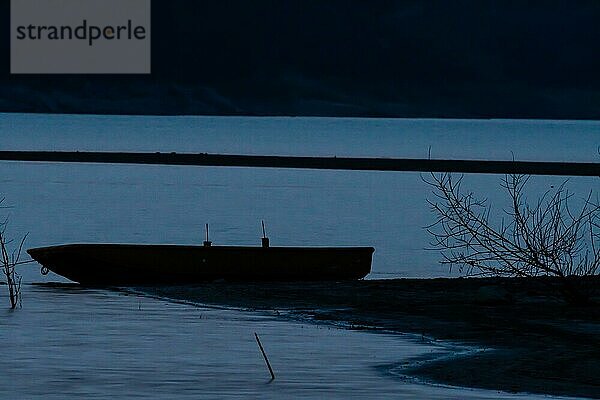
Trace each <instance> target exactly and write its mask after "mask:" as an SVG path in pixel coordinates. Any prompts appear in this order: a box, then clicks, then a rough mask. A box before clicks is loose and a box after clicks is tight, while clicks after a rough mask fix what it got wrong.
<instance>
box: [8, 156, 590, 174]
mask: <svg viewBox="0 0 600 400" xmlns="http://www.w3.org/2000/svg"><path fill="white" fill-rule="evenodd" d="M0 160H3V161H38V162H68V163H107V164H154V165H191V166H211V167H253V168H304V169H330V170H355V171H412V172H459V173H479V174H513V173H515V174H528V175H564V176H600V163H569V162H534V161H484V160H430V159H410V158H356V157H294V156H256V155H237V154H207V153H199V154H189V153H116V152H115V153H111V152H80V151H77V152H69V151H0Z"/></svg>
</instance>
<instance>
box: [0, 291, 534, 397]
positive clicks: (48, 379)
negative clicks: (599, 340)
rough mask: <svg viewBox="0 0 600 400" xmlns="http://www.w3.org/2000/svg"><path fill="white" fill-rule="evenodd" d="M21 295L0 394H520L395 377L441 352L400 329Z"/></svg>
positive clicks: (120, 296)
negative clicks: (258, 342)
mask: <svg viewBox="0 0 600 400" xmlns="http://www.w3.org/2000/svg"><path fill="white" fill-rule="evenodd" d="M24 295H25V298H24V300H23V308H22V309H20V310H16V311H15V312H10V311H7V310H4V311H2V313H3V314H4V315H3V316H2V318H0V342H2V343H4V344H5V346H4V347H3V351H2V355H3V362H2V363H0V376H2V385H0V398H42V397H43V398H44V399H82V398H85V399H95V398H102V399H104V398H108V397H114V396H116V397H118V398H143V399H150V398H152V399H165V398H177V399H188V398H189V399H198V398H217V397H220V398H223V397H226V398H248V397H250V398H272V399H280V398H310V399H319V398H340V399H343V398H348V397H353V398H369V399H371V398H407V399H408V398H411V399H412V398H430V399H493V398H519V397H525V396H514V395H508V394H500V393H496V392H490V391H482V390H468V389H458V388H447V387H438V386H432V385H424V384H419V383H417V382H414V381H411V380H406V379H402V378H401V377H398V376H397V375H395V373H394V371H395V369H396V368H397V366H398V365H399V364H402V363H403V362H406V361H407V360H410V359H411V358H414V357H418V356H422V355H423V354H427V353H431V352H440V351H445V349H444V348H443V347H440V346H436V345H432V344H429V343H419V341H418V340H416V339H412V338H411V337H410V336H404V335H391V334H375V333H368V332H358V331H350V330H345V329H336V328H333V327H327V326H318V325H314V324H310V323H298V322H293V321H289V320H286V319H283V318H281V317H276V316H269V315H265V314H259V313H252V312H242V311H235V310H227V309H215V308H207V307H202V306H199V305H198V306H194V305H190V304H181V303H174V302H169V301H167V300H166V299H165V300H163V299H154V298H149V297H143V296H141V295H136V294H129V295H128V294H126V293H121V292H113V291H104V290H91V289H80V288H78V287H76V286H75V287H68V286H67V287H65V286H59V287H40V286H26V287H25V288H24ZM254 332H258V333H259V335H260V336H261V340H262V342H263V345H264V347H265V350H266V352H267V354H268V356H269V359H270V361H271V364H272V365H273V368H274V370H275V373H276V375H277V378H276V380H275V381H273V382H271V383H269V381H270V376H269V373H268V370H267V368H266V366H265V364H264V360H263V359H262V356H261V354H260V352H259V349H258V347H257V345H256V342H255V340H254V336H253V335H254Z"/></svg>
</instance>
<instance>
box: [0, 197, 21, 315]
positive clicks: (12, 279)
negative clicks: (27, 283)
mask: <svg viewBox="0 0 600 400" xmlns="http://www.w3.org/2000/svg"><path fill="white" fill-rule="evenodd" d="M2 203H4V199H0V204H2ZM2 208H5V207H2ZM7 225H8V219H5V220H4V221H2V222H0V263H1V268H2V272H3V273H4V276H5V278H6V286H7V287H8V297H9V300H10V307H11V308H12V309H14V308H16V307H17V305H20V304H21V276H19V274H17V272H16V270H15V267H16V266H17V265H19V264H22V262H20V261H19V259H20V257H21V251H22V250H23V244H24V243H25V239H26V238H27V235H25V236H23V238H22V239H21V242H20V243H19V246H18V248H17V249H16V250H13V251H9V250H8V246H9V245H10V244H11V243H12V242H13V240H12V239H8V240H7V239H6V227H7Z"/></svg>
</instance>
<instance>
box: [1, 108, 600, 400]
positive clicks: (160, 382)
mask: <svg viewBox="0 0 600 400" xmlns="http://www.w3.org/2000/svg"><path fill="white" fill-rule="evenodd" d="M0 135H1V138H0V146H1V148H2V149H6V150H8V149H11V150H12V149H14V150H28V149H37V150H42V149H43V150H127V151H178V152H184V151H188V152H223V153H246V154H293V155H352V156H386V157H391V156H394V157H396V156H397V157H402V156H406V157H426V156H427V152H428V147H429V145H432V156H433V157H439V158H442V157H451V158H452V157H453V158H462V157H464V158H492V159H510V158H511V157H512V155H511V153H510V151H511V150H512V151H513V152H514V154H515V157H516V158H517V159H523V160H525V159H527V160H567V161H596V160H598V159H599V158H600V156H599V155H598V154H597V150H596V149H597V146H598V145H599V144H600V124H598V123H593V122H552V121H541V122H532V121H442V120H360V119H326V118H325V119H324V118H264V119H257V118H199V117H193V118H155V117H91V116H46V115H34V116H26V115H6V114H5V115H0ZM0 169H1V171H2V173H1V174H0V193H1V194H2V195H3V196H5V197H6V203H7V204H10V205H12V206H13V207H12V208H10V209H5V210H3V211H4V212H5V213H6V214H7V215H9V217H10V225H9V229H8V233H9V235H12V236H15V237H16V236H19V235H21V234H24V233H25V232H29V234H30V236H29V238H28V240H27V246H28V247H36V246H41V245H51V244H60V243H68V242H134V243H182V244H183V243H200V242H201V241H202V240H203V234H204V231H203V227H204V223H206V222H209V223H210V224H211V239H212V240H213V242H215V243H218V244H245V245H251V244H258V243H259V237H260V233H261V232H260V220H261V219H264V220H265V221H266V222H267V228H268V233H269V235H270V237H271V242H272V243H273V244H274V245H317V244H318V245H324V246H325V245H372V246H374V247H376V253H375V256H374V264H373V273H372V274H371V275H370V278H382V277H398V276H411V277H413V276H420V277H426V276H440V275H447V274H448V271H447V270H446V269H445V268H442V267H440V266H438V264H437V261H438V260H439V256H438V255H437V254H436V253H434V252H430V251H426V250H424V248H425V247H427V246H428V237H427V234H426V232H425V231H424V230H423V226H425V225H427V224H429V223H430V222H431V221H432V216H431V215H430V212H429V210H428V208H427V205H426V203H425V199H426V198H427V197H428V196H429V189H428V188H427V186H426V185H425V184H424V183H423V182H422V181H421V176H420V175H419V174H413V173H381V172H350V171H346V172H339V171H306V170H280V169H244V168H192V167H161V166H127V165H114V166H111V165H94V164H77V165H67V164H47V163H8V162H3V163H0ZM499 180H500V177H499V176H493V175H492V176H469V177H467V180H466V182H468V183H469V185H471V187H472V188H473V189H474V190H476V191H481V192H482V193H483V194H484V195H485V196H487V197H489V198H490V199H491V200H493V201H494V202H495V203H497V204H498V207H497V209H498V210H500V209H501V207H502V204H503V201H504V198H503V197H502V195H501V193H500V192H499V191H498V190H497V187H498V182H499ZM563 180H564V179H563V178H560V177H555V178H547V177H541V178H536V179H534V181H533V182H532V189H531V190H532V193H534V194H535V193H541V192H543V191H545V190H546V189H547V188H548V187H550V185H555V184H558V183H560V182H562V181H563ZM598 183H599V181H598V179H597V178H595V179H592V178H572V179H571V180H570V182H569V187H570V188H571V189H572V190H573V191H575V192H576V193H582V195H581V196H583V195H586V194H587V192H588V191H589V190H590V189H597V188H598V186H599V185H598ZM38 268H39V267H38V266H24V267H22V269H21V270H20V271H21V273H22V275H23V276H24V281H25V286H24V288H23V292H24V299H23V308H22V309H20V310H17V311H15V312H10V311H8V310H5V311H1V313H2V314H3V317H2V318H0V343H3V344H4V347H3V353H2V354H3V356H4V357H5V360H7V362H3V363H1V364H0V376H1V377H2V378H1V380H2V385H0V398H7V397H12V398H42V397H43V398H57V399H59V398H60V399H79V398H106V397H126V398H132V397H134V398H135V397H139V398H216V397H243V398H248V397H250V398H288V397H289V398H325V397H326V398H329V397H332V398H347V397H357V398H440V399H441V398H456V399H459V398H474V399H475V398H476V399H482V398H499V397H502V398H514V397H526V396H514V395H507V394H499V393H495V392H487V391H480V390H467V389H453V388H447V387H439V386H432V385H426V384H421V383H418V382H414V381H411V380H406V379H404V378H402V377H401V369H400V366H401V365H402V363H404V362H406V361H410V360H411V359H412V358H413V357H419V356H423V355H427V354H437V353H444V352H448V351H454V350H456V349H455V348H454V347H453V346H450V345H447V344H439V343H430V342H423V341H422V340H421V339H420V338H416V339H415V338H413V337H411V336H403V335H388V334H373V333H367V332H357V331H351V330H346V329H337V328H333V327H324V326H317V325H314V324H312V323H301V322H294V321H290V320H289V319H287V318H285V317H282V316H277V315H268V314H261V313H254V312H249V311H237V310H225V309H214V308H206V307H204V306H202V305H194V304H180V303H174V302H171V301H169V299H152V298H149V297H146V296H144V295H142V294H137V293H129V294H126V293H122V292H113V291H100V290H83V289H79V288H77V287H71V286H67V287H53V286H51V287H48V286H32V285H30V283H31V282H40V281H44V280H50V281H58V280H60V278H59V277H57V276H53V275H49V276H48V277H46V278H44V277H42V276H41V275H40V274H39V269H38ZM4 291H5V288H3V287H0V292H1V293H2V294H3V293H4ZM2 304H4V306H2ZM7 306H8V300H7V299H6V298H4V297H0V310H1V309H2V308H3V307H7ZM255 331H256V332H258V333H259V334H260V335H261V337H262V339H263V341H264V344H265V347H266V349H267V352H268V354H269V356H270V358H271V361H272V363H273V365H274V368H275V370H276V373H277V375H278V378H277V380H276V381H274V382H273V383H270V384H269V383H268V372H267V370H266V368H265V366H264V364H263V361H262V359H261V358H260V353H259V352H258V349H257V347H256V343H255V342H254V338H253V333H254V332H255Z"/></svg>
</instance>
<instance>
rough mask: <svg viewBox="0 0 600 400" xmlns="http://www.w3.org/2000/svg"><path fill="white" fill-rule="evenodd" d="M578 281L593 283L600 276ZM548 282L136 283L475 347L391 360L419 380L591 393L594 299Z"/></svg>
mask: <svg viewBox="0 0 600 400" xmlns="http://www.w3.org/2000/svg"><path fill="white" fill-rule="evenodd" d="M588 281H589V282H588ZM586 283H589V284H592V285H594V287H600V278H599V277H594V278H590V279H589V280H587V281H586ZM555 285H556V280H554V279H552V278H532V279H530V278H437V279H390V280H368V281H356V282H341V283H301V284H298V283H269V284H264V283H262V284H261V283H238V284H234V283H207V284H202V285H194V286H176V287H144V288H138V289H140V292H142V293H146V294H149V295H155V296H160V297H163V298H168V299H173V300H184V301H190V302H196V303H204V304H209V305H210V304H214V305H220V306H228V307H236V308H241V309H247V310H261V311H275V312H279V311H285V312H286V313H288V315H289V316H290V317H291V318H300V319H303V318H308V319H310V320H312V321H314V322H316V323H332V324H344V325H345V326H347V327H348V328H350V329H361V330H371V331H375V332H376V331H389V332H392V333H409V334H415V335H422V336H423V337H428V338H432V340H433V341H434V342H435V341H436V340H442V341H448V342H451V343H453V344H456V345H459V346H463V345H464V346H466V347H472V348H475V349H481V350H480V351H470V352H466V353H465V354H451V355H450V356H449V357H441V358H434V359H429V360H427V359H424V360H420V362H417V363H414V362H413V361H419V360H407V361H408V362H409V363H408V364H407V365H406V366H405V367H402V366H400V364H399V367H400V370H401V371H400V374H402V375H406V376H409V377H415V378H417V379H419V380H423V381H427V382H432V383H437V384H444V385H451V386H461V387H473V388H481V389H491V390H499V391H504V392H525V393H537V394H550V395H562V396H579V397H590V398H600V382H598V379H597V373H598V372H599V371H600V309H599V308H598V306H597V304H598V303H599V301H598V300H600V298H599V297H594V298H593V299H592V300H593V303H592V304H589V305H582V306H570V305H567V304H566V303H564V302H563V301H562V300H561V299H560V298H558V297H555V296H554V295H553V293H554V292H555V291H554V289H553V288H555ZM598 294H599V293H595V295H598Z"/></svg>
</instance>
